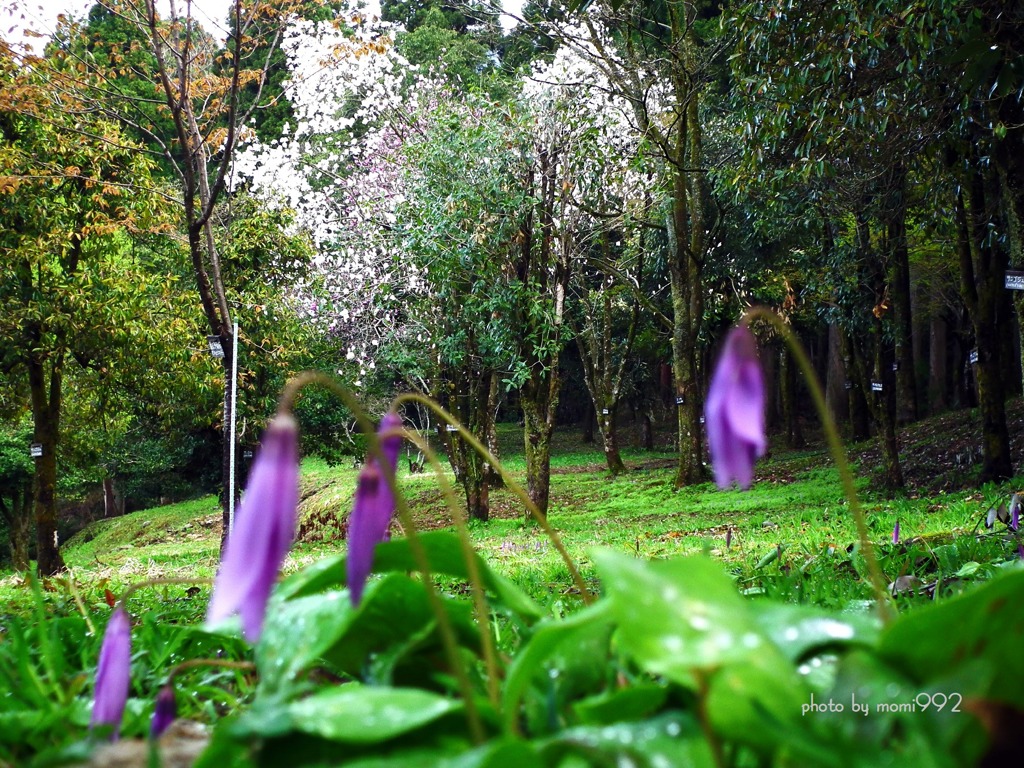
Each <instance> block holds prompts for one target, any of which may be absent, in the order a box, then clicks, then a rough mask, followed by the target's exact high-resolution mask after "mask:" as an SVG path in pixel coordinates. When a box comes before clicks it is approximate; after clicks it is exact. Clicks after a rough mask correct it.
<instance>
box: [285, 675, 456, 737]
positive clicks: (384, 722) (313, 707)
mask: <svg viewBox="0 0 1024 768" xmlns="http://www.w3.org/2000/svg"><path fill="white" fill-rule="evenodd" d="M461 709H462V702H460V701H457V700H453V699H448V698H445V697H443V696H440V695H438V694H436V693H431V692H430V691H422V690H419V689H416V688H374V687H369V686H360V685H355V684H349V685H342V686H338V687H334V688H327V689H324V690H322V691H318V692H317V693H315V694H313V695H312V696H309V697H308V698H305V699H302V700H301V701H296V702H294V703H292V704H291V705H290V706H289V708H288V711H289V714H290V715H291V716H292V719H293V720H294V722H295V727H296V729H298V730H300V731H302V732H304V733H309V734H313V735H316V736H322V737H324V738H326V739H331V740H333V741H345V742H354V743H359V744H370V743H379V742H383V741H387V740H388V739H393V738H395V737H397V736H400V735H402V734H405V733H408V732H409V731H413V730H415V729H417V728H422V727H423V726H425V725H427V724H429V723H432V722H434V721H435V720H437V719H438V718H440V717H442V716H444V715H447V714H450V713H452V712H458V711H460V710H461Z"/></svg>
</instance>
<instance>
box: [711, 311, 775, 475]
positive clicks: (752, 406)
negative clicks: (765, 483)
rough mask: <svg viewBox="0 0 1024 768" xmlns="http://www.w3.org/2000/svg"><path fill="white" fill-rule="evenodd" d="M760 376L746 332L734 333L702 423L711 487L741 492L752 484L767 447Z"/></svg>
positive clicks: (743, 329) (713, 379)
mask: <svg viewBox="0 0 1024 768" xmlns="http://www.w3.org/2000/svg"><path fill="white" fill-rule="evenodd" d="M764 398H765V394H764V374H763V373H762V372H761V364H760V362H759V361H758V358H757V342H756V341H755V340H754V335H753V334H752V333H751V332H750V329H749V328H747V327H746V326H743V325H740V326H737V327H735V328H733V329H732V330H731V331H730V332H729V335H728V337H727V338H726V340H725V346H724V348H723V349H722V354H721V356H720V357H719V358H718V365H717V366H716V367H715V372H714V374H713V375H712V377H711V386H710V387H709V389H708V397H707V401H706V402H705V404H704V421H705V423H706V425H707V430H708V447H709V448H710V450H711V464H712V466H713V467H714V470H715V481H716V482H717V483H718V487H719V488H727V487H728V486H729V484H730V483H731V482H732V481H733V480H735V481H736V482H737V483H739V486H740V487H741V488H749V487H750V485H751V483H752V482H753V481H754V462H755V461H756V460H757V458H758V457H759V456H763V455H764V452H765V449H766V448H767V447H768V441H767V439H766V438H765V433H764Z"/></svg>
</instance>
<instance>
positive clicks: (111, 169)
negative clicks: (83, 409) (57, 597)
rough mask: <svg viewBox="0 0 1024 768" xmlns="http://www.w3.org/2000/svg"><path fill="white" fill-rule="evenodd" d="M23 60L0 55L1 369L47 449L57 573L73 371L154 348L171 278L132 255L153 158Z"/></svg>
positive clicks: (151, 218)
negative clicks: (59, 496)
mask: <svg viewBox="0 0 1024 768" xmlns="http://www.w3.org/2000/svg"><path fill="white" fill-rule="evenodd" d="M4 53H8V52H7V51H4ZM24 64H25V62H23V61H16V60H15V59H13V58H12V57H11V56H9V55H6V56H5V57H4V58H3V59H2V60H0V78H2V81H3V86H4V87H3V89H2V90H3V93H4V97H3V101H2V103H0V140H2V145H0V146H2V153H0V197H2V199H3V205H2V206H0V210H2V211H3V213H2V214H0V264H2V265H3V271H4V273H5V274H7V275H10V276H11V277H10V279H7V280H5V281H4V282H3V283H2V284H0V339H2V341H3V343H2V345H0V349H2V351H0V369H2V370H4V371H9V370H12V369H15V368H19V369H21V370H23V371H24V372H25V375H26V378H27V381H28V389H29V397H30V403H31V413H32V420H33V442H35V443H36V444H38V445H39V446H40V448H41V455H40V456H38V457H37V458H36V461H35V480H34V484H35V499H34V509H35V512H34V516H35V522H36V532H37V546H36V551H37V561H38V569H39V572H40V573H41V574H46V575H49V574H53V573H56V572H58V571H60V570H61V569H62V568H63V565H64V564H63V560H62V558H61V556H60V551H59V542H58V541H57V507H56V496H55V492H56V482H57V454H58V451H59V450H60V444H61V411H62V402H63V397H64V377H65V373H66V369H67V367H68V366H70V365H75V364H77V365H80V366H87V367H94V368H104V367H111V366H120V365H123V363H124V359H123V356H119V355H118V353H119V352H121V353H122V355H123V351H124V350H125V349H126V348H128V347H129V346H131V345H144V344H145V343H146V342H145V338H146V334H147V333H148V332H149V327H148V325H149V324H148V322H147V321H148V318H149V315H150V312H151V311H152V308H153V302H154V300H159V297H160V294H161V291H162V290H164V289H165V288H166V286H167V281H166V280H165V279H163V278H158V276H156V275H154V274H153V273H151V272H147V270H146V268H145V265H144V264H140V263H138V262H137V261H136V260H135V259H134V258H133V257H132V256H131V254H130V252H129V251H128V249H127V247H126V246H127V245H128V240H127V238H126V236H125V234H124V233H126V232H128V233H130V232H133V231H140V230H146V229H150V228H152V227H153V226H155V222H156V218H157V217H156V209H157V203H156V198H155V197H154V196H153V195H152V194H149V193H147V191H146V187H147V184H148V178H149V173H150V170H151V167H152V166H151V164H150V163H149V162H148V161H147V159H146V158H145V156H144V155H143V154H142V153H140V152H139V151H138V148H137V147H135V146H133V145H131V144H130V143H129V142H128V141H127V140H126V139H125V138H124V137H123V136H122V135H121V133H120V131H119V129H118V127H117V125H115V124H112V123H110V122H109V121H105V120H103V119H100V118H97V117H96V116H95V115H92V114H89V113H88V112H83V111H82V110H81V102H80V101H77V100H75V99H74V97H73V95H69V94H68V93H66V92H65V91H63V89H60V88H54V87H53V83H52V82H51V81H50V80H48V79H47V78H46V75H47V70H46V68H45V67H42V66H25V65H24ZM44 158H45V159H44Z"/></svg>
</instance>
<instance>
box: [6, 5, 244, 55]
mask: <svg viewBox="0 0 1024 768" xmlns="http://www.w3.org/2000/svg"><path fill="white" fill-rule="evenodd" d="M176 4H177V8H178V12H179V13H184V9H185V0H176ZM230 4H231V0H193V1H192V15H193V16H194V17H195V18H196V19H198V20H199V23H200V24H202V25H203V27H204V28H205V29H206V30H207V31H208V32H210V33H211V34H215V33H216V30H217V29H219V28H223V27H225V26H226V25H225V20H226V19H227V16H228V11H227V9H228V6H229V5H230ZM93 5H95V0H0V34H2V35H3V37H4V38H5V39H7V40H9V41H11V42H15V41H17V40H18V39H19V38H20V37H21V34H20V33H21V30H22V29H24V28H26V27H27V28H29V29H33V30H35V31H36V32H42V33H44V34H46V35H47V36H49V35H50V34H51V33H52V32H53V29H54V26H55V25H56V22H57V16H58V14H61V13H63V14H65V15H69V16H74V17H82V16H84V15H85V14H86V12H87V11H88V10H89V8H91V7H92V6H93ZM160 5H161V6H162V7H163V8H164V12H165V13H166V10H167V9H168V8H169V7H170V2H169V0H160ZM220 36H221V35H218V37H220ZM27 42H28V43H29V44H30V45H32V39H31V38H28V39H27ZM40 42H41V41H39V40H36V41H35V45H36V46H38V45H39V44H40ZM37 52H38V51H37Z"/></svg>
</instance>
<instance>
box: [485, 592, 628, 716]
mask: <svg viewBox="0 0 1024 768" xmlns="http://www.w3.org/2000/svg"><path fill="white" fill-rule="evenodd" d="M611 621H612V613H611V605H610V603H609V602H608V601H607V600H603V601H599V602H597V603H595V604H593V605H591V606H589V607H587V608H585V609H583V610H582V611H579V612H578V613H575V614H573V615H571V616H569V617H568V618H565V619H562V620H558V621H550V622H545V623H544V624H542V625H541V626H539V627H538V628H537V631H536V633H535V634H534V635H533V637H531V638H530V640H529V642H528V643H527V644H526V646H525V647H524V648H522V649H521V650H520V652H519V653H518V654H517V655H516V657H515V659H514V660H513V662H512V664H511V666H510V667H509V669H508V676H507V678H506V681H505V686H504V689H503V692H502V709H503V710H504V712H505V717H506V720H507V724H508V726H509V727H510V728H511V727H512V724H513V722H514V721H515V720H516V719H517V718H518V717H519V716H520V713H519V703H520V701H521V700H522V697H523V695H524V693H525V692H526V690H527V688H528V687H529V686H530V684H531V683H533V682H536V681H537V680H538V679H540V678H546V677H547V676H548V674H549V673H551V672H554V673H556V674H559V675H560V674H562V672H563V668H564V667H566V666H569V665H570V664H571V663H572V662H574V661H575V662H579V661H586V662H588V663H590V664H594V663H598V664H600V663H601V662H603V661H604V659H605V656H603V655H602V656H597V655H591V654H587V653H582V650H583V649H586V648H591V647H592V646H593V645H594V643H595V642H596V643H597V644H598V645H599V646H600V647H603V648H607V644H608V636H609V634H610V632H611ZM602 669H603V666H602Z"/></svg>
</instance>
